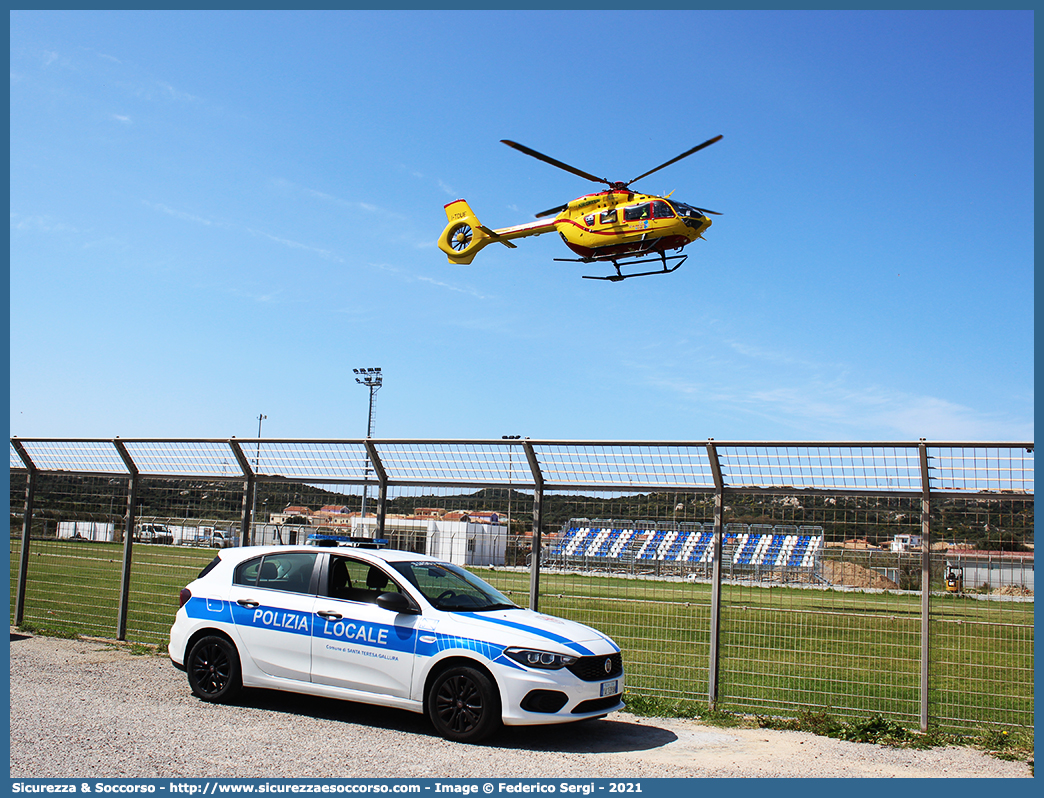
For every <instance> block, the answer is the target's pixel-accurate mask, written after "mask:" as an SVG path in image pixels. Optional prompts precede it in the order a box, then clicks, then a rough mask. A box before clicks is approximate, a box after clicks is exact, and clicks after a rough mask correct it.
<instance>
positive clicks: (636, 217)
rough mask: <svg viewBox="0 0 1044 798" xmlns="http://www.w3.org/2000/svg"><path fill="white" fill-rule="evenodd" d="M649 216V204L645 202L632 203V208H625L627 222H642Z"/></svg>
mask: <svg viewBox="0 0 1044 798" xmlns="http://www.w3.org/2000/svg"><path fill="white" fill-rule="evenodd" d="M648 218H649V205H648V203H644V204H642V205H632V206H631V207H630V208H624V221H625V222H640V221H642V220H643V219H648Z"/></svg>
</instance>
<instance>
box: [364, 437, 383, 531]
mask: <svg viewBox="0 0 1044 798" xmlns="http://www.w3.org/2000/svg"><path fill="white" fill-rule="evenodd" d="M364 445H365V446H366V455H367V457H369V458H370V465H371V466H373V470H374V473H376V474H377V513H376V515H377V537H379V538H387V535H385V533H384V524H385V518H386V515H387V506H388V472H387V471H385V469H384V463H382V462H381V458H380V455H379V454H378V453H377V447H376V446H374V445H373V441H372V440H371V439H370V438H367V439H366V441H365V444H364ZM363 490H364V491H365V490H366V486H365V485H364V486H363ZM363 501H365V496H364V499H363ZM363 523H365V517H364V518H363Z"/></svg>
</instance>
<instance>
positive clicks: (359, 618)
mask: <svg viewBox="0 0 1044 798" xmlns="http://www.w3.org/2000/svg"><path fill="white" fill-rule="evenodd" d="M169 653H170V658H171V661H172V662H173V663H174V665H175V666H176V667H178V668H180V669H182V670H184V671H186V672H187V673H188V680H189V685H190V686H191V687H192V691H193V693H195V694H196V695H197V696H199V697H200V698H202V699H203V700H204V701H215V702H221V701H227V700H230V699H231V698H232V697H233V696H234V695H235V694H236V693H237V692H238V691H239V689H240V688H241V687H243V686H247V687H263V688H268V689H274V690H289V691H292V692H297V693H308V694H310V695H318V696H326V697H329V698H337V699H345V700H348V701H361V702H365V703H368V704H379V705H383V706H390V707H399V708H402V709H407V710H411V711H413V712H422V713H423V712H426V713H427V715H428V717H429V718H430V719H431V722H432V723H433V724H434V726H435V729H436V730H437V731H438V732H439V734H441V735H442V736H444V737H447V738H449V739H451V740H458V741H462V742H477V741H479V740H482V739H484V738H485V737H487V736H489V735H490V734H491V733H492V732H493V731H495V730H496V729H497V728H498V727H499V726H500V724H501V723H504V724H507V725H525V724H545V723H566V722H569V721H576V720H583V719H585V718H594V717H600V716H603V715H605V714H607V713H609V712H612V711H615V710H618V709H622V708H623V702H622V700H621V699H622V697H623V688H624V674H623V664H622V658H621V656H620V649H619V647H618V646H617V645H616V644H615V643H614V642H613V641H612V640H610V639H609V638H608V637H606V636H605V635H603V634H602V633H600V632H597V631H595V630H594V629H592V628H590V627H588V626H584V625H582V624H579V623H574V622H572V621H567V620H563V619H561V618H555V617H552V616H549V615H543V614H541V613H537V612H533V611H532V610H527V609H521V608H519V607H517V606H516V605H515V604H514V603H512V601H511V600H510V599H508V598H507V597H505V596H504V595H503V594H502V593H500V592H499V591H497V590H496V589H495V588H494V587H492V586H491V585H489V584H487V583H486V582H484V581H483V580H481V579H479V578H478V577H476V576H475V575H473V574H471V573H468V572H467V571H465V570H464V569H463V568H460V567H458V566H456V565H452V564H450V563H447V562H442V561H440V560H438V559H435V558H434V557H428V556H425V555H423V554H415V553H412V552H406V551H393V550H389V549H367V548H344V547H338V548H324V547H315V546H252V547H244V548H237V549H225V550H223V551H221V552H220V554H218V556H217V557H215V558H214V560H213V561H212V562H211V563H210V564H209V565H208V566H207V567H206V568H205V569H204V570H203V572H202V573H200V575H199V577H198V578H197V579H196V580H195V581H194V582H192V583H190V584H189V585H188V586H187V587H186V588H184V589H183V590H182V591H181V608H180V609H179V610H178V613H177V617H176V619H175V621H174V625H173V626H172V627H171V630H170V647H169Z"/></svg>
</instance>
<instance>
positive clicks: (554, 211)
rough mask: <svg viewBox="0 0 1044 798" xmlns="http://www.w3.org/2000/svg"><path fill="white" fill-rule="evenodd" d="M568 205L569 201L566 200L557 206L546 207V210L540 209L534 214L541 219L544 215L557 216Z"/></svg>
mask: <svg viewBox="0 0 1044 798" xmlns="http://www.w3.org/2000/svg"><path fill="white" fill-rule="evenodd" d="M568 207H569V203H568V202H567V203H566V204H565V205H559V206H558V207H557V208H548V209H547V210H546V211H540V213H538V214H537V215H536V218H537V219H543V218H544V217H545V216H557V215H558V214H560V213H561V212H562V211H564V210H565V209H566V208H568Z"/></svg>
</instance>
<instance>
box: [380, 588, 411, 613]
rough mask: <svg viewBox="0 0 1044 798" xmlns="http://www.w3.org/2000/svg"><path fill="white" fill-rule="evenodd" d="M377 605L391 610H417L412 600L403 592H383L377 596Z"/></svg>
mask: <svg viewBox="0 0 1044 798" xmlns="http://www.w3.org/2000/svg"><path fill="white" fill-rule="evenodd" d="M377 606H378V607H380V608H381V609H382V610H388V611H389V612H411V613H416V612H417V610H416V609H414V607H413V605H412V604H411V603H410V600H409V599H408V598H406V596H404V595H403V594H402V593H390V592H389V593H381V594H380V595H379V596H378V597H377Z"/></svg>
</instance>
